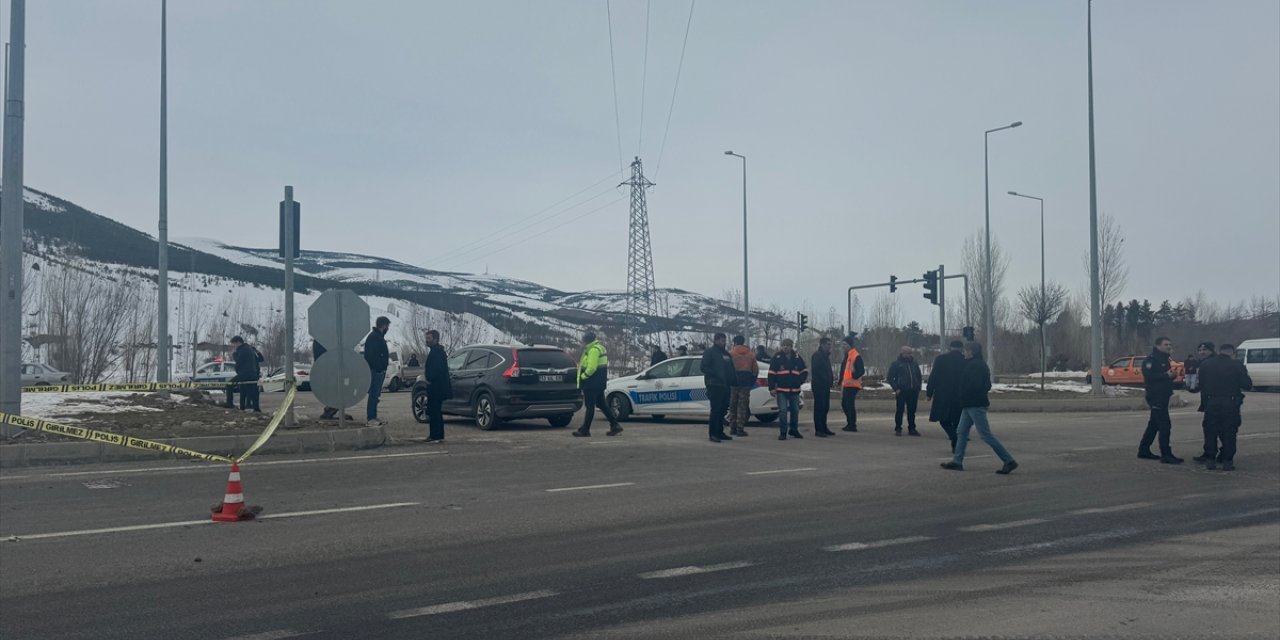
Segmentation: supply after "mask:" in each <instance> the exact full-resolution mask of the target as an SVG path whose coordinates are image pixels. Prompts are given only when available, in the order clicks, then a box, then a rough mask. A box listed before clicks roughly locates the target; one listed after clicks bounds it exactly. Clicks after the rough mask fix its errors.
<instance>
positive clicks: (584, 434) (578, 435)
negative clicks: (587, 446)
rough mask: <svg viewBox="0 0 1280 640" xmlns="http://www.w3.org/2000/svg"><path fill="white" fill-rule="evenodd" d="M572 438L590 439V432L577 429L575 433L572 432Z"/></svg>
mask: <svg viewBox="0 0 1280 640" xmlns="http://www.w3.org/2000/svg"><path fill="white" fill-rule="evenodd" d="M573 437H575V438H590V437H591V432H590V431H588V430H586V429H578V430H577V431H574V432H573Z"/></svg>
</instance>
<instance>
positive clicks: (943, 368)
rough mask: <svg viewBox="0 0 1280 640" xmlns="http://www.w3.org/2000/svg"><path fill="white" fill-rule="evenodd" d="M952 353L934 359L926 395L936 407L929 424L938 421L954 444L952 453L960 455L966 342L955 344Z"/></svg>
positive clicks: (952, 444)
mask: <svg viewBox="0 0 1280 640" xmlns="http://www.w3.org/2000/svg"><path fill="white" fill-rule="evenodd" d="M950 346H951V350H950V351H948V352H946V353H944V354H942V355H939V356H938V357H937V358H935V359H934V360H933V367H932V368H930V369H929V385H928V387H927V388H926V390H925V392H924V395H925V397H926V398H928V399H929V400H930V401H931V402H932V403H933V405H932V406H931V407H929V422H936V423H938V425H939V426H941V427H942V430H943V431H944V432H946V434H947V439H948V440H950V441H951V452H952V453H955V452H956V425H957V424H959V422H960V374H961V372H962V371H964V364H965V361H964V352H963V351H964V343H963V342H960V341H959V340H952V341H951V345H950Z"/></svg>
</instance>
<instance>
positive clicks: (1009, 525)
mask: <svg viewBox="0 0 1280 640" xmlns="http://www.w3.org/2000/svg"><path fill="white" fill-rule="evenodd" d="M1046 522H1048V520H1046V519H1044V518H1030V519H1027V520H1014V521H1012V522H997V523H995V524H975V525H972V526H968V527H960V528H959V530H960V531H972V532H978V531H999V530H1000V529H1013V528H1016V527H1028V526H1031V525H1033V524H1044V523H1046Z"/></svg>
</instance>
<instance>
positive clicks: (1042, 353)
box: [1009, 191, 1048, 393]
mask: <svg viewBox="0 0 1280 640" xmlns="http://www.w3.org/2000/svg"><path fill="white" fill-rule="evenodd" d="M1009 195H1011V196H1018V197H1019V198H1027V199H1029V200H1039V201H1040V309H1038V310H1037V315H1039V314H1040V313H1041V312H1043V311H1044V307H1045V304H1047V298H1046V296H1047V295H1048V293H1047V289H1046V288H1045V284H1044V198H1037V197H1035V196H1029V195H1026V194H1022V193H1018V192H1017V191H1010V192H1009ZM1040 320H1042V322H1041V323H1040V393H1044V376H1045V373H1044V370H1045V359H1046V357H1047V356H1046V353H1047V351H1046V349H1047V347H1046V346H1045V342H1046V341H1045V334H1044V322H1043V321H1044V320H1047V318H1040Z"/></svg>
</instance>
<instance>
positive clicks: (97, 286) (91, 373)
mask: <svg viewBox="0 0 1280 640" xmlns="http://www.w3.org/2000/svg"><path fill="white" fill-rule="evenodd" d="M45 285H46V293H47V298H46V304H47V306H48V314H49V333H50V334H52V335H53V336H56V337H57V340H58V341H57V342H56V343H54V345H53V349H52V350H51V358H50V359H51V360H52V363H53V365H54V366H55V367H58V368H60V369H62V370H63V371H66V372H67V373H69V374H71V379H72V380H75V381H76V382H81V383H92V382H97V381H99V380H100V379H102V377H103V376H104V375H105V374H106V373H107V372H108V371H110V370H111V369H112V368H113V367H114V366H115V365H116V364H117V363H118V361H119V359H120V355H121V352H120V349H119V348H118V342H119V339H120V337H121V335H122V332H123V327H124V326H125V322H126V318H127V316H128V310H129V309H130V308H132V307H135V306H137V303H138V291H139V289H140V288H141V287H139V286H138V285H137V283H125V282H118V281H115V280H111V279H108V278H107V277H105V276H95V275H92V274H89V273H85V272H83V271H80V270H78V269H75V268H73V267H64V268H62V269H61V270H60V271H59V273H58V274H57V275H56V276H54V277H52V278H47V279H46V281H45Z"/></svg>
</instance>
